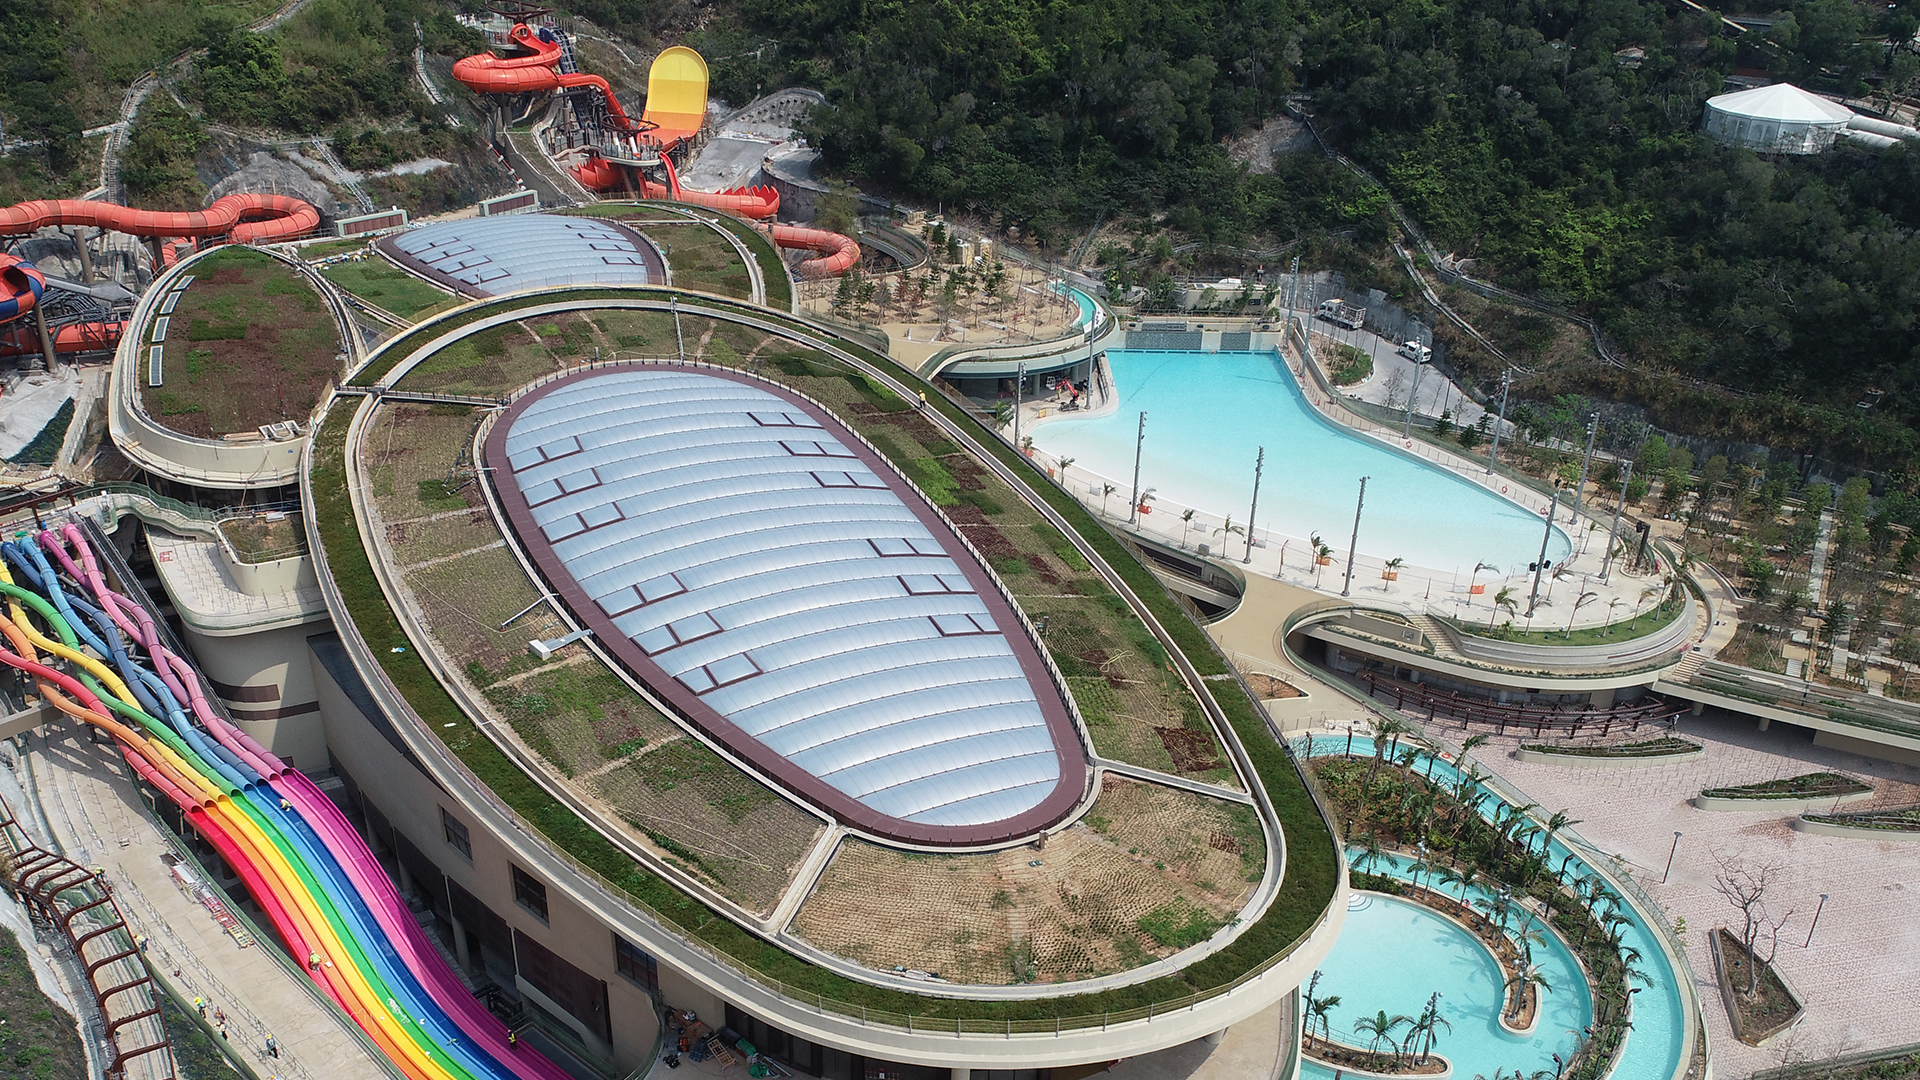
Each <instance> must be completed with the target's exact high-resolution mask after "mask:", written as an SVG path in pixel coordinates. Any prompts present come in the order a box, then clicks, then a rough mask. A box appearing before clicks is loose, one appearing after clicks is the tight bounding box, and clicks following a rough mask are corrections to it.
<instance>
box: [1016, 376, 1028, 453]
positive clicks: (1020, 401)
mask: <svg viewBox="0 0 1920 1080" xmlns="http://www.w3.org/2000/svg"><path fill="white" fill-rule="evenodd" d="M1013 371H1014V375H1013V448H1014V449H1015V450H1018V449H1020V409H1021V406H1023V405H1024V404H1025V397H1026V389H1027V362H1026V361H1025V360H1022V361H1020V362H1019V363H1018V364H1016V365H1014V369H1013Z"/></svg>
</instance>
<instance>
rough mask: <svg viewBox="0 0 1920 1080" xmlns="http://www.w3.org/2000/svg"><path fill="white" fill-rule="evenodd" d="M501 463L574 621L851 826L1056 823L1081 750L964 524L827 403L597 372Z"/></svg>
mask: <svg viewBox="0 0 1920 1080" xmlns="http://www.w3.org/2000/svg"><path fill="white" fill-rule="evenodd" d="M487 459H488V464H489V465H490V466H491V467H492V468H493V470H494V473H493V475H494V479H495V483H496V486H497V487H498V489H499V491H500V493H501V498H502V503H503V505H504V506H505V508H506V510H507V512H508V515H509V517H510V518H512V519H513V523H514V526H515V531H516V533H517V534H518V536H519V537H520V540H521V542H522V543H523V544H524V545H525V546H526V548H527V549H528V551H529V552H530V553H531V554H532V556H533V557H534V559H535V560H536V562H537V563H539V565H540V566H541V568H542V570H543V572H544V573H545V574H546V576H547V577H548V579H549V581H550V582H551V583H552V584H553V585H554V586H555V588H556V589H557V590H558V591H559V592H560V593H561V596H562V598H563V599H564V600H565V601H566V602H567V603H568V605H569V607H570V608H571V609H572V610H573V612H574V614H575V616H576V617H577V618H578V619H579V620H580V621H581V622H582V623H583V624H584V625H587V626H591V627H592V628H593V629H594V631H595V633H596V636H597V637H598V638H599V639H600V641H601V642H602V643H603V644H604V645H606V646H607V647H609V649H610V650H611V651H612V652H614V653H615V654H616V655H618V656H619V657H620V658H621V659H622V660H623V661H624V662H625V663H626V664H627V665H628V666H629V667H630V668H631V669H632V670H633V671H634V672H635V673H636V674H637V675H639V676H640V677H641V678H642V679H643V680H644V681H646V682H647V683H648V684H649V685H650V686H652V687H653V688H654V689H655V690H656V691H657V692H659V693H660V695H661V696H662V697H664V698H665V699H666V700H668V702H669V703H670V704H672V705H674V706H675V707H676V708H677V709H678V710H680V712H681V714H682V716H684V717H685V718H686V719H688V720H690V721H691V722H693V723H694V724H696V725H698V726H700V727H701V728H702V729H703V730H706V731H708V732H709V733H710V734H712V735H714V736H715V737H717V738H719V739H720V740H721V741H723V742H725V743H727V744H728V745H729V746H730V747H731V748H732V749H734V750H735V751H736V752H737V753H740V754H741V755H743V756H744V757H746V758H748V759H749V760H752V761H753V762H754V763H755V764H756V765H758V766H759V767H761V769H762V770H763V771H765V772H767V773H769V774H771V775H773V776H775V777H776V778H777V779H779V780H780V781H781V782H783V783H785V784H787V786H789V787H790V788H792V789H793V790H795V791H796V792H797V793H798V794H800V795H802V796H803V797H805V798H808V799H810V800H811V801H813V802H815V803H816V804H818V805H821V806H823V807H824V808H826V809H827V810H828V811H830V812H832V813H833V814H834V815H835V816H836V817H839V818H840V819H841V820H843V821H846V822H847V823H849V824H851V825H854V826H856V827H860V828H864V829H867V830H869V831H873V832H876V833H879V834H881V835H885V836H890V837H893V838H896V839H902V840H908V841H914V842H925V843H957V844H966V843H984V842H990V841H994V840H1000V839H1005V838H1009V837H1013V836H1019V835H1024V834H1026V833H1030V832H1033V831H1036V830H1038V829H1040V828H1042V827H1045V826H1046V825H1049V824H1052V823H1053V822H1055V821H1057V820H1059V819H1060V818H1061V817H1062V816H1064V815H1065V813H1066V812H1067V811H1068V810H1069V809H1071V807H1072V806H1073V804H1074V802H1075V801H1076V800H1077V799H1078V796H1079V793H1080V789H1081V786H1082V781H1083V779H1084V771H1085V766H1084V757H1083V755H1082V751H1081V749H1080V743H1079V740H1078V738H1077V735H1076V734H1075V731H1074V727H1073V723H1072V721H1071V718H1070V716H1069V714H1068V713H1067V711H1066V707H1065V705H1064V703H1063V702H1062V700H1061V698H1060V695H1059V692H1058V691H1057V690H1056V689H1055V687H1054V684H1053V683H1052V681H1051V680H1050V679H1049V677H1048V674H1047V671H1046V668H1045V666H1044V664H1043V662H1042V661H1041V659H1040V656H1039V653H1038V651H1037V648H1036V646H1035V644H1034V643H1033V641H1032V640H1031V639H1030V638H1029V637H1028V635H1027V633H1026V631H1025V629H1024V627H1023V625H1022V624H1021V622H1020V620H1019V619H1018V617H1017V616H1016V614H1015V613H1014V611H1013V609H1012V608H1011V606H1010V605H1009V603H1008V602H1007V600H1006V599H1005V598H1004V597H1003V596H1002V595H1001V594H1000V593H999V592H998V591H997V590H996V589H995V588H994V583H993V580H992V578H991V577H990V576H989V575H988V573H987V571H986V570H985V568H983V567H982V566H980V565H979V563H978V562H977V560H975V559H974V557H973V555H972V554H971V553H970V551H969V550H968V549H967V548H966V547H965V546H964V545H963V544H962V543H961V542H960V541H959V539H958V538H957V536H956V535H955V534H954V531H953V529H952V528H951V526H949V525H948V524H947V523H946V522H945V521H944V520H943V519H942V518H940V516H939V515H938V514H936V513H934V512H933V510H932V509H931V508H930V507H929V506H927V505H926V503H925V502H924V500H923V499H921V497H920V496H919V495H918V494H917V493H915V492H914V491H912V489H910V488H908V487H907V486H906V485H905V484H904V483H902V482H901V481H900V479H899V477H898V476H897V474H895V473H893V472H892V470H891V469H889V468H888V467H887V466H886V465H885V464H884V463H883V462H881V461H880V460H879V459H878V458H877V457H876V456H875V455H874V454H873V452H872V451H871V449H869V448H868V447H866V446H865V445H864V444H862V443H860V442H859V440H858V439H856V438H854V437H853V436H852V435H851V434H849V433H847V432H846V431H844V430H843V429H841V427H840V426H839V423H838V422H837V421H836V420H834V419H833V418H832V417H831V416H828V415H827V414H826V413H824V412H823V411H822V410H820V409H819V408H818V407H817V406H814V405H812V404H811V403H807V402H802V401H799V400H797V399H794V398H792V397H789V396H788V395H786V394H784V393H781V392H779V391H777V390H776V389H775V388H773V387H772V386H770V385H768V384H762V383H758V382H755V381H749V380H748V379H747V378H746V377H745V376H734V375H731V374H727V375H722V374H717V373H709V372H707V371H698V370H692V369H687V368H680V367H671V366H636V367H627V368H620V369H616V370H613V371H608V372H600V373H589V374H585V375H581V376H575V377H573V378H570V379H567V380H563V381H561V382H559V383H556V384H554V385H553V386H550V387H544V388H542V389H541V390H539V391H536V392H535V393H534V394H531V395H529V396H528V397H526V398H523V399H522V400H521V401H520V402H519V403H517V404H516V405H515V406H514V408H513V409H512V410H511V411H510V412H509V413H508V414H507V416H506V417H504V418H503V419H502V420H501V421H500V422H499V423H497V424H496V425H495V427H494V430H493V432H492V434H491V436H490V437H489V439H488V445H487Z"/></svg>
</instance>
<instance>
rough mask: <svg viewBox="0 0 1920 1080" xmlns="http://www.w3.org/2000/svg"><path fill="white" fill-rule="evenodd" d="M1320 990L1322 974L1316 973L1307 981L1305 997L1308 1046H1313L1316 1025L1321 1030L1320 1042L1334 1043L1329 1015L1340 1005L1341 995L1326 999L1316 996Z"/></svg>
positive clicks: (1332, 995)
mask: <svg viewBox="0 0 1920 1080" xmlns="http://www.w3.org/2000/svg"><path fill="white" fill-rule="evenodd" d="M1319 988H1320V973H1319V972H1318V971H1316V972H1314V973H1313V978H1311V979H1309V980H1307V992H1306V995H1305V997H1306V1024H1305V1027H1306V1034H1307V1044H1308V1045H1309V1046H1311V1045H1312V1044H1313V1029H1314V1027H1315V1026H1316V1025H1318V1026H1319V1028H1320V1040H1321V1041H1322V1042H1332V1041H1333V1035H1332V1032H1331V1030H1330V1029H1329V1028H1328V1026H1327V1016H1328V1014H1329V1013H1331V1012H1332V1011H1333V1009H1334V1007H1335V1006H1337V1005H1339V1004H1340V995H1339V994H1328V995H1327V996H1326V997H1316V996H1314V991H1315V990H1318V989H1319Z"/></svg>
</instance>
